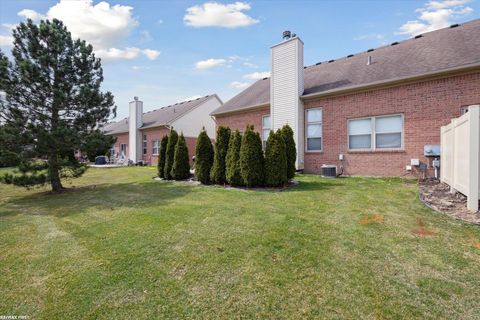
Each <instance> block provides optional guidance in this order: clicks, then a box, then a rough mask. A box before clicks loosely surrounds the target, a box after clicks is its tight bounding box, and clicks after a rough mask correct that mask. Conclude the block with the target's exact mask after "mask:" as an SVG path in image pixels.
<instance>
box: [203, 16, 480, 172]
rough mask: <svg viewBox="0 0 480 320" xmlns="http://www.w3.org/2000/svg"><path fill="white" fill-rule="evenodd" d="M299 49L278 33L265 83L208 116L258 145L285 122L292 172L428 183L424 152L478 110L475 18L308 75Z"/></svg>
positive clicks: (479, 54)
mask: <svg viewBox="0 0 480 320" xmlns="http://www.w3.org/2000/svg"><path fill="white" fill-rule="evenodd" d="M303 46H304V44H303V42H302V40H300V38H299V37H297V36H295V35H291V34H290V32H284V39H283V41H282V42H280V43H279V44H276V45H274V46H272V47H271V66H272V70H271V77H270V78H264V79H263V80H259V81H257V82H255V83H254V84H252V85H251V86H250V87H248V88H247V89H245V90H244V91H243V92H241V93H239V94H238V95H237V96H235V97H233V98H232V99H230V100H229V101H227V102H226V103H225V104H223V105H222V106H221V107H219V108H218V109H216V110H215V111H214V112H212V115H213V116H215V118H216V121H217V125H224V126H229V127H230V128H233V129H240V130H242V129H244V128H245V126H246V125H247V124H253V125H254V126H255V128H256V130H258V131H259V132H260V133H261V136H262V139H263V140H266V139H267V137H268V134H269V131H270V130H271V129H272V130H276V129H278V128H280V127H281V126H283V125H284V124H285V123H288V124H289V125H290V126H291V127H292V129H293V130H294V133H295V140H296V143H297V154H298V155H297V169H299V170H304V171H305V172H307V173H320V170H321V169H320V167H321V166H322V165H324V164H325V165H336V166H337V167H338V168H339V170H341V169H343V171H344V173H345V174H347V175H368V176H408V175H410V176H411V175H419V174H421V172H420V169H425V167H426V168H427V174H428V175H432V174H433V169H432V160H433V159H435V157H427V156H425V153H424V152H425V150H428V148H429V147H427V148H425V147H426V146H427V145H435V146H436V145H439V144H440V127H441V126H443V125H446V124H448V123H449V122H450V120H451V119H452V118H454V117H458V116H459V115H460V114H461V113H463V112H466V111H467V110H468V109H467V107H468V106H469V105H473V104H478V103H479V102H480V49H479V48H480V20H473V21H470V22H467V23H465V24H462V25H458V24H456V25H452V26H450V27H448V28H444V29H441V30H437V31H433V32H428V33H425V34H422V35H418V36H415V37H414V38H412V39H408V40H405V41H401V42H394V43H392V44H390V45H386V46H383V47H380V48H376V49H369V50H368V51H366V52H361V53H358V54H354V55H348V56H346V57H342V58H339V59H335V60H329V61H326V62H319V63H317V64H315V65H312V66H307V67H304V63H303ZM433 150H435V148H434V149H433ZM412 159H413V161H412ZM417 163H418V164H420V165H416V164H417ZM425 165H426V166H425Z"/></svg>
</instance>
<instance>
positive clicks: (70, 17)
mask: <svg viewBox="0 0 480 320" xmlns="http://www.w3.org/2000/svg"><path fill="white" fill-rule="evenodd" d="M132 10H133V8H132V7H130V6H124V5H119V4H116V5H110V4H109V3H108V2H106V1H101V2H99V3H97V4H94V3H93V0H60V1H59V2H58V3H57V4H55V5H54V6H52V7H51V8H50V9H49V10H48V11H47V13H46V14H45V15H43V14H40V13H38V12H36V11H34V10H30V9H24V10H22V11H20V12H19V13H18V15H19V16H22V17H25V18H30V19H32V20H39V19H44V18H46V19H54V18H57V19H59V20H62V21H63V22H64V24H65V25H66V26H67V28H68V30H69V31H70V32H71V33H72V36H73V37H74V38H80V39H82V40H85V41H87V42H89V43H90V44H92V45H93V47H94V50H95V52H96V53H97V55H98V56H99V57H102V58H104V59H106V60H118V59H134V58H137V57H139V55H140V53H143V54H144V55H145V56H146V57H147V58H149V59H151V60H154V59H156V58H157V57H158V55H159V54H160V53H159V51H156V50H152V49H143V50H142V49H140V48H133V47H126V48H121V47H122V46H123V45H124V42H125V41H126V39H127V38H128V36H129V35H130V33H131V31H132V30H133V29H135V28H136V27H137V26H138V21H137V20H136V19H135V17H134V16H133V13H132ZM146 32H147V33H146V34H145V33H143V37H144V38H145V37H147V38H148V36H150V35H149V34H148V31H146Z"/></svg>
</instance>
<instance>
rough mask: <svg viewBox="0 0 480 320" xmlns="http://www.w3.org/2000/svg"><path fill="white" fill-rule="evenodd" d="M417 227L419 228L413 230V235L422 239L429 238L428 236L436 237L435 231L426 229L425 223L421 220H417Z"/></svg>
mask: <svg viewBox="0 0 480 320" xmlns="http://www.w3.org/2000/svg"><path fill="white" fill-rule="evenodd" d="M417 226H418V228H417V229H415V230H413V233H414V234H415V235H417V236H420V237H428V236H433V235H434V232H433V231H431V230H428V229H427V228H425V223H424V222H423V220H422V219H420V218H417Z"/></svg>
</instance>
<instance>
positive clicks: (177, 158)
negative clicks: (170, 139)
mask: <svg viewBox="0 0 480 320" xmlns="http://www.w3.org/2000/svg"><path fill="white" fill-rule="evenodd" d="M171 175H172V177H173V179H175V180H185V179H187V178H188V177H190V164H189V162H188V148H187V143H186V142H185V137H184V136H183V133H182V134H180V137H179V138H178V141H177V144H176V146H175V155H174V157H173V167H172V172H171Z"/></svg>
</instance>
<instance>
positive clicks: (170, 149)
mask: <svg viewBox="0 0 480 320" xmlns="http://www.w3.org/2000/svg"><path fill="white" fill-rule="evenodd" d="M177 140H178V133H177V131H175V130H173V129H172V131H170V135H169V136H168V143H167V151H166V154H165V168H164V169H163V174H164V175H165V177H164V178H165V179H168V180H171V179H172V178H173V177H172V174H171V173H172V167H173V157H174V156H175V146H176V145H177Z"/></svg>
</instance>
